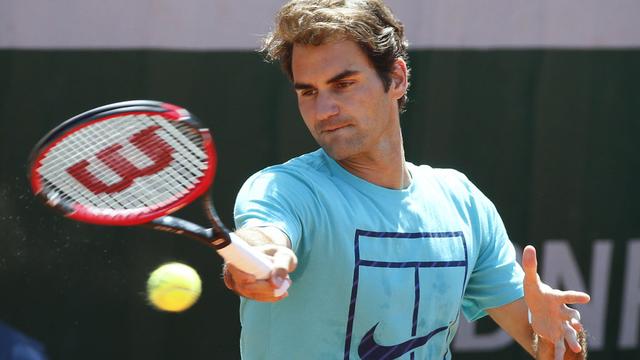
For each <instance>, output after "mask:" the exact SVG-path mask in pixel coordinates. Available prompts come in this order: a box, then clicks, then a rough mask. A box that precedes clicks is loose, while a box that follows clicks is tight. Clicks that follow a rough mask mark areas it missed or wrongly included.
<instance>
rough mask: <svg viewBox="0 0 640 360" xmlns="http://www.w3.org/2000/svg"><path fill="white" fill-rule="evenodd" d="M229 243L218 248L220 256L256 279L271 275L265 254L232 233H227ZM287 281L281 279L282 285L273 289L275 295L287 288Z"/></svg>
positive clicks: (271, 267)
mask: <svg viewBox="0 0 640 360" xmlns="http://www.w3.org/2000/svg"><path fill="white" fill-rule="evenodd" d="M229 237H230V238H231V243H230V244H229V245H227V246H225V247H223V248H222V249H218V250H217V251H218V254H220V256H222V258H223V259H224V260H225V261H226V262H228V263H230V264H233V265H234V266H235V267H237V268H238V269H240V270H242V271H244V272H246V273H249V274H252V275H254V276H255V277H256V279H258V280H266V279H268V278H269V277H270V276H271V270H273V265H272V263H271V261H269V259H267V257H266V255H264V254H262V253H260V252H258V251H256V250H255V249H254V248H253V247H251V245H249V244H247V242H246V241H244V240H242V239H241V238H239V237H238V235H236V234H234V233H229ZM289 284H290V282H289V281H283V282H282V285H281V286H280V287H279V288H277V289H275V290H274V295H275V296H281V295H282V294H284V293H285V292H286V291H287V289H288V288H289Z"/></svg>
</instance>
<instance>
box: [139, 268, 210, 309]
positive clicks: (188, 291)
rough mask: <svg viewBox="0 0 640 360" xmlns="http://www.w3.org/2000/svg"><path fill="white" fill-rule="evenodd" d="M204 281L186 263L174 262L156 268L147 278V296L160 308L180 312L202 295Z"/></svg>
mask: <svg viewBox="0 0 640 360" xmlns="http://www.w3.org/2000/svg"><path fill="white" fill-rule="evenodd" d="M201 290H202V282H201V281H200V276H198V273H197V272H196V271H195V270H194V269H193V268H191V267H190V266H187V265H185V264H181V263H177V262H172V263H167V264H164V265H162V266H160V267H159V268H157V269H155V270H154V271H153V272H152V273H151V275H150V276H149V280H147V296H148V298H149V301H150V302H151V304H152V305H153V306H154V307H156V308H157V309H159V310H163V311H170V312H180V311H184V310H186V309H188V308H189V307H191V305H193V304H195V302H196V301H197V300H198V298H199V297H200V292H201Z"/></svg>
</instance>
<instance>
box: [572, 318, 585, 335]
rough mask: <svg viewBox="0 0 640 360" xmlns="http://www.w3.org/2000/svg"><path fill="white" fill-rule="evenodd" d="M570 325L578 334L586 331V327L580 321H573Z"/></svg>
mask: <svg viewBox="0 0 640 360" xmlns="http://www.w3.org/2000/svg"><path fill="white" fill-rule="evenodd" d="M569 325H571V327H572V328H574V329H575V330H576V331H577V332H580V331H584V327H583V326H582V323H581V322H580V321H579V320H576V319H571V320H569Z"/></svg>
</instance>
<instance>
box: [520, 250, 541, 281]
mask: <svg viewBox="0 0 640 360" xmlns="http://www.w3.org/2000/svg"><path fill="white" fill-rule="evenodd" d="M522 268H523V269H524V281H525V284H526V283H530V284H531V283H537V282H538V259H537V258H536V248H534V247H533V246H531V245H527V246H526V247H525V248H524V250H523V251H522Z"/></svg>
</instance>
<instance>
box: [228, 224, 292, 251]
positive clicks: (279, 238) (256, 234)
mask: <svg viewBox="0 0 640 360" xmlns="http://www.w3.org/2000/svg"><path fill="white" fill-rule="evenodd" d="M234 233H235V234H236V235H238V237H240V238H241V239H242V240H244V241H246V242H247V244H249V245H251V246H260V245H279V246H286V247H288V248H291V242H290V241H289V238H288V237H287V236H286V235H285V234H284V233H283V232H282V231H280V230H279V229H277V228H275V227H251V228H242V229H238V230H236V231H235V232H234Z"/></svg>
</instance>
